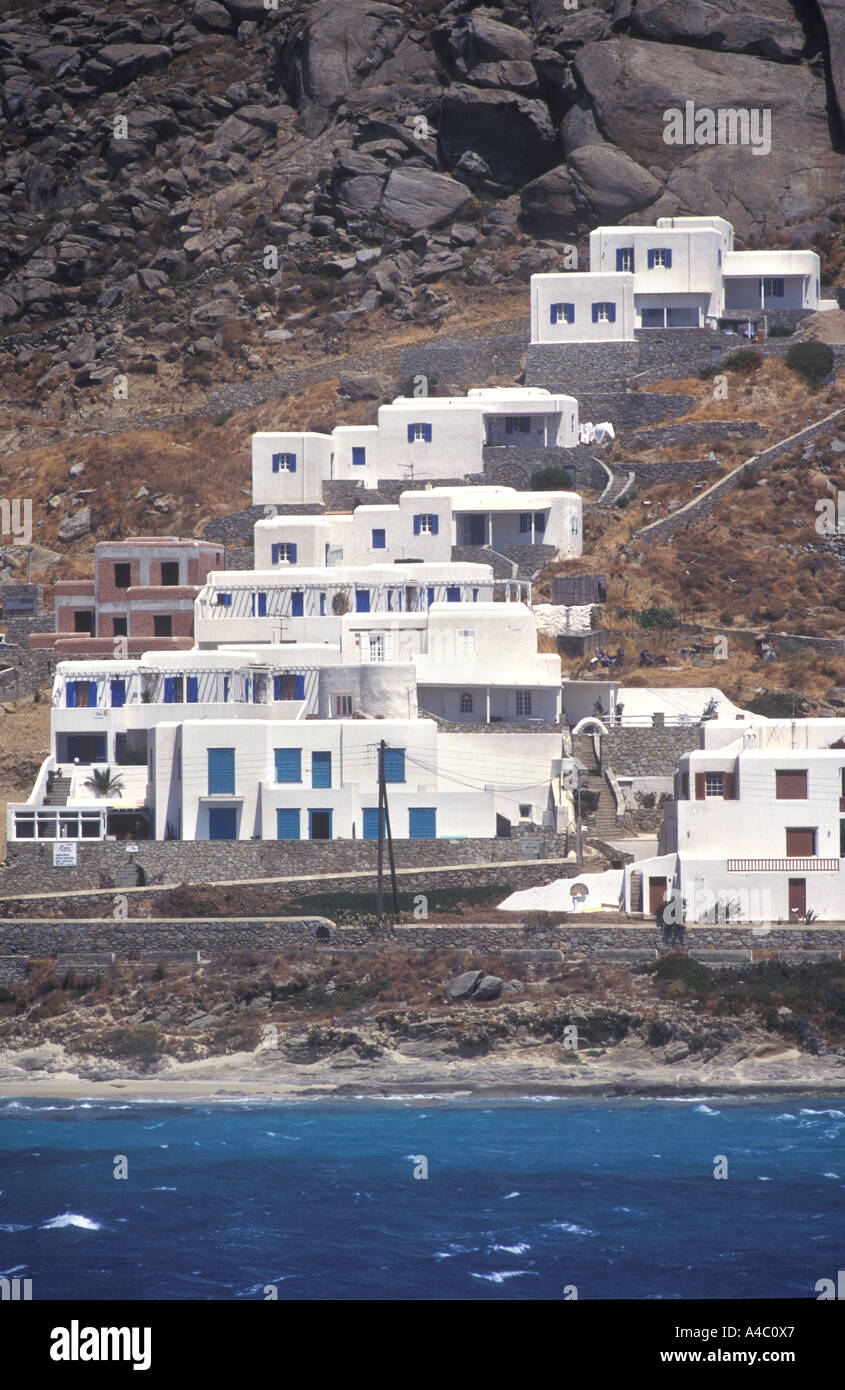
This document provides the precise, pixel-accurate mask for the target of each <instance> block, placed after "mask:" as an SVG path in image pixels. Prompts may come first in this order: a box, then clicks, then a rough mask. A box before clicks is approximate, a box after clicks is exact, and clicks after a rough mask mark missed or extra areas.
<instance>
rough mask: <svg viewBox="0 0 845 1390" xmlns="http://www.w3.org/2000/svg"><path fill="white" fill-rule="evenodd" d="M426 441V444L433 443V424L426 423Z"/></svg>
mask: <svg viewBox="0 0 845 1390" xmlns="http://www.w3.org/2000/svg"><path fill="white" fill-rule="evenodd" d="M425 442H426V444H430V443H431V425H426V427H425Z"/></svg>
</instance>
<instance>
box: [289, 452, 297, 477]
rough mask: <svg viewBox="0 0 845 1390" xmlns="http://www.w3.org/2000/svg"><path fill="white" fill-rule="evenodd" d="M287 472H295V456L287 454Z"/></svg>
mask: <svg viewBox="0 0 845 1390" xmlns="http://www.w3.org/2000/svg"><path fill="white" fill-rule="evenodd" d="M288 472H289V473H295V472H296V454H288Z"/></svg>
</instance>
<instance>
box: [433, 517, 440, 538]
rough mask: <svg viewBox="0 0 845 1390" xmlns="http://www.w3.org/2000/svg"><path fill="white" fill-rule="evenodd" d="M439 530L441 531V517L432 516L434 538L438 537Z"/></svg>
mask: <svg viewBox="0 0 845 1390" xmlns="http://www.w3.org/2000/svg"><path fill="white" fill-rule="evenodd" d="M439 530H440V517H439V516H432V518H431V534H432V535H433V536H436V535H437V533H438V531H439Z"/></svg>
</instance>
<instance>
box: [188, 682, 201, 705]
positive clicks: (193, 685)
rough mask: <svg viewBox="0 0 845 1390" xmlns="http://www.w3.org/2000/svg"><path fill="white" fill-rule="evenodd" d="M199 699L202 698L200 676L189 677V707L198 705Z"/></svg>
mask: <svg viewBox="0 0 845 1390" xmlns="http://www.w3.org/2000/svg"><path fill="white" fill-rule="evenodd" d="M199 697H200V681H199V676H189V677H188V704H189V705H196V704H197V703H198V702H199Z"/></svg>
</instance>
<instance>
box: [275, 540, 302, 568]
mask: <svg viewBox="0 0 845 1390" xmlns="http://www.w3.org/2000/svg"><path fill="white" fill-rule="evenodd" d="M270 555H271V561H272V563H273V564H274V565H281V564H289V565H295V564H296V545H295V544H294V543H293V541H279V543H278V545H273V546H271V547H270Z"/></svg>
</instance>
